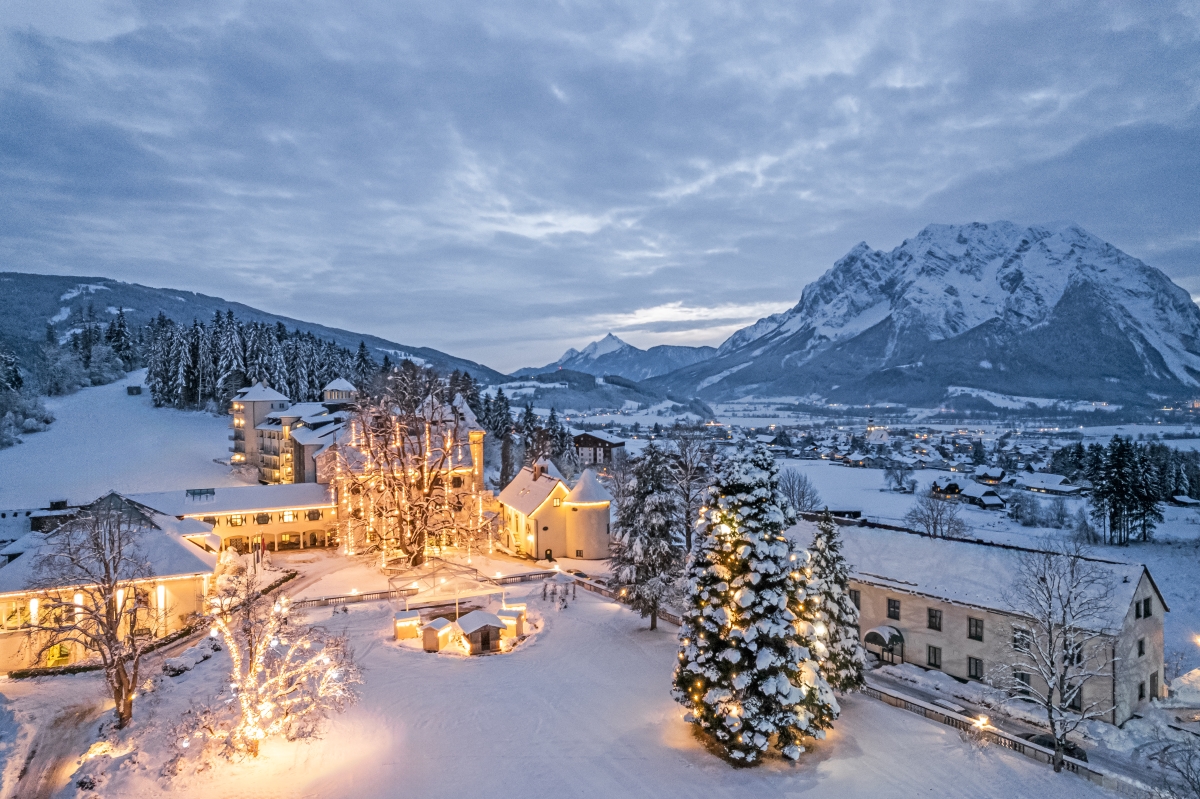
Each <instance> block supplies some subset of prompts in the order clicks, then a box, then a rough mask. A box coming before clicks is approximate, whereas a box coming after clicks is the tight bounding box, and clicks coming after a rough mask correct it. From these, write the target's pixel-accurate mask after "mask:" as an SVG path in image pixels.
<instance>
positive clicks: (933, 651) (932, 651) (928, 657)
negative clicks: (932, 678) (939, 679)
mask: <svg viewBox="0 0 1200 799" xmlns="http://www.w3.org/2000/svg"><path fill="white" fill-rule="evenodd" d="M925 662H926V663H927V664H928V665H929V666H930V668H934V669H940V668H941V667H942V648H941V647H940V646H927V647H925Z"/></svg>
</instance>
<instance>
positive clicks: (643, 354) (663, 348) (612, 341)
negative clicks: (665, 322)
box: [513, 333, 716, 380]
mask: <svg viewBox="0 0 1200 799" xmlns="http://www.w3.org/2000/svg"><path fill="white" fill-rule="evenodd" d="M714 354H716V349H714V348H713V347H678V346H672V345H669V344H661V345H659V346H657V347H651V348H650V349H648V350H643V349H638V348H637V347H635V346H633V345H632V344H628V343H626V342H624V341H622V340H621V339H619V338H617V337H616V336H614V335H613V334H612V333H609V334H608V335H607V336H605V337H604V338H602V339H600V340H599V341H593V342H592V343H591V344H589V345H587V346H586V347H584V348H583V349H582V350H577V349H574V348H571V349H569V350H567V351H566V352H565V353H563V356H562V357H561V358H559V359H558V360H557V361H555V362H554V363H551V364H547V365H546V366H543V367H541V368H538V367H526V368H524V369H520V370H518V371H516V372H514V373H513V375H514V376H516V377H525V376H528V375H535V374H542V373H544V372H550V371H554V370H556V369H572V370H574V371H576V372H586V373H587V374H590V375H595V376H597V377H603V376H604V375H618V376H620V377H624V378H627V379H629V380H646V379H648V378H651V377H657V376H658V375H665V374H667V373H668V372H673V371H675V370H676V369H680V368H682V367H685V366H691V365H692V364H694V363H699V362H700V361H703V360H706V359H708V358H711V357H712V356H713V355H714Z"/></svg>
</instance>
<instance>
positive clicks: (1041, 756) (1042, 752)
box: [863, 685, 1157, 799]
mask: <svg viewBox="0 0 1200 799" xmlns="http://www.w3.org/2000/svg"><path fill="white" fill-rule="evenodd" d="M863 693H864V694H866V695H867V696H869V697H871V698H872V699H878V700H879V701H881V702H885V703H887V704H889V705H891V706H892V707H898V708H901V709H902V710H907V711H908V712H910V713H916V714H917V715H918V716H924V717H925V718H927V719H929V720H930V721H936V722H938V723H939V724H945V725H946V726H947V727H953V728H955V729H956V730H964V731H969V732H971V733H972V734H973V735H977V736H979V737H980V738H981V739H983V740H985V741H987V742H988V743H993V744H996V745H997V746H1003V747H1004V748H1005V749H1011V750H1012V751H1014V752H1016V753H1017V754H1021V755H1024V756H1025V757H1028V758H1031V759H1033V760H1036V761H1038V762H1040V763H1053V762H1054V751H1053V750H1052V749H1047V748H1045V747H1043V746H1038V745H1037V744H1035V743H1031V742H1029V741H1026V740H1024V739H1021V738H1017V737H1015V736H1012V735H1009V734H1008V733H1006V732H1003V731H1001V730H998V729H996V728H995V727H982V726H980V725H978V724H976V721H975V719H972V718H969V717H967V716H963V715H960V714H958V713H955V712H953V711H951V710H947V709H944V708H940V707H937V706H936V705H931V704H928V703H926V702H922V701H921V700H919V699H916V698H915V697H911V696H905V695H904V694H902V693H899V692H897V691H892V690H890V689H887V688H882V687H879V686H875V685H867V686H866V687H865V688H863ZM1063 768H1064V769H1066V770H1067V771H1070V772H1073V773H1075V774H1078V775H1079V776H1081V777H1083V778H1084V779H1086V780H1088V781H1089V782H1093V783H1095V784H1096V785H1100V786H1102V787H1104V788H1108V789H1109V790H1112V791H1116V792H1117V793H1121V794H1124V795H1125V796H1131V797H1135V799H1153V797H1155V796H1156V795H1157V794H1155V792H1154V791H1153V790H1152V789H1151V788H1150V787H1149V786H1146V785H1143V784H1142V783H1140V782H1137V781H1136V780H1133V779H1131V778H1129V777H1124V776H1122V775H1120V774H1112V773H1110V772H1107V771H1104V770H1102V769H1100V768H1098V767H1096V766H1089V765H1088V764H1087V763H1084V762H1083V761H1080V760H1075V759H1074V758H1070V757H1064V758H1063Z"/></svg>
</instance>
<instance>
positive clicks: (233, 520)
mask: <svg viewBox="0 0 1200 799" xmlns="http://www.w3.org/2000/svg"><path fill="white" fill-rule="evenodd" d="M245 523H246V517H245V516H243V515H242V514H240V513H235V514H233V515H232V516H230V517H229V526H230V527H241V526H242V525H243V524H245Z"/></svg>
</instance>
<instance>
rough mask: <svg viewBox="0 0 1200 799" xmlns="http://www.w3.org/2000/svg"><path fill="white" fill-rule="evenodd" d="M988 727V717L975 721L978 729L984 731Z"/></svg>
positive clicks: (981, 717)
mask: <svg viewBox="0 0 1200 799" xmlns="http://www.w3.org/2000/svg"><path fill="white" fill-rule="evenodd" d="M987 725H988V717H987V716H980V717H979V718H977V719H975V727H976V728H977V729H980V730H982V729H983V728H984V727H986V726H987Z"/></svg>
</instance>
